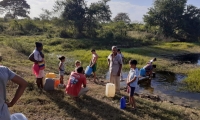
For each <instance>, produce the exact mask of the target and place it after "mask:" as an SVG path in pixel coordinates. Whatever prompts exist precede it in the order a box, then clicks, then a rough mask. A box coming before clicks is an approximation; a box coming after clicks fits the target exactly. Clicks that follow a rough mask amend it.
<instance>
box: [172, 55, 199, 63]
mask: <svg viewBox="0 0 200 120" xmlns="http://www.w3.org/2000/svg"><path fill="white" fill-rule="evenodd" d="M173 59H174V60H177V61H178V62H179V63H188V64H197V65H200V54H195V53H194V54H184V55H179V56H175V57H173Z"/></svg>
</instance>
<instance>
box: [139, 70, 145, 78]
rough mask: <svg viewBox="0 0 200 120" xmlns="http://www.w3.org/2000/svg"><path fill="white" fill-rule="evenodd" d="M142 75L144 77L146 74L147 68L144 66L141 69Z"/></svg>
mask: <svg viewBox="0 0 200 120" xmlns="http://www.w3.org/2000/svg"><path fill="white" fill-rule="evenodd" d="M140 76H142V77H145V76H146V70H145V69H144V68H141V69H140Z"/></svg>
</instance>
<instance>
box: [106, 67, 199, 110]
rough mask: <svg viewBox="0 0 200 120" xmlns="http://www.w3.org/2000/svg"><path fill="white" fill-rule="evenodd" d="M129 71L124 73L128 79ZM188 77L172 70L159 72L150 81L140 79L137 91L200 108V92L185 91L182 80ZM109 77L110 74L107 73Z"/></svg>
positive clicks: (124, 76)
mask: <svg viewBox="0 0 200 120" xmlns="http://www.w3.org/2000/svg"><path fill="white" fill-rule="evenodd" d="M127 75H128V72H124V73H123V79H126V77H127ZM184 78H186V76H185V75H182V74H174V73H172V72H166V71H163V72H161V71H160V72H157V73H156V77H155V78H153V79H152V80H151V82H148V80H141V81H139V85H138V86H137V88H136V93H138V94H144V95H158V96H159V97H160V98H161V100H164V101H171V102H173V103H174V104H179V105H184V106H190V107H194V108H195V107H197V108H200V93H191V92H188V91H185V90H183V89H181V88H183V87H184V86H185V85H184V84H183V83H182V80H183V79H184ZM106 79H107V80H108V79H109V74H108V73H107V74H106ZM120 86H121V88H124V87H125V86H126V81H122V82H120Z"/></svg>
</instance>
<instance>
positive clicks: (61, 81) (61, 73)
mask: <svg viewBox="0 0 200 120" xmlns="http://www.w3.org/2000/svg"><path fill="white" fill-rule="evenodd" d="M59 60H60V63H59V75H60V85H59V86H61V87H64V83H63V77H64V74H65V65H64V62H65V56H61V57H59Z"/></svg>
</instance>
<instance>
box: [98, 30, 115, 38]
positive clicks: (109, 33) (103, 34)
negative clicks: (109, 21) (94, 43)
mask: <svg viewBox="0 0 200 120" xmlns="http://www.w3.org/2000/svg"><path fill="white" fill-rule="evenodd" d="M98 37H99V38H103V39H113V38H114V34H113V32H112V31H111V30H105V31H99V36H98Z"/></svg>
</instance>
